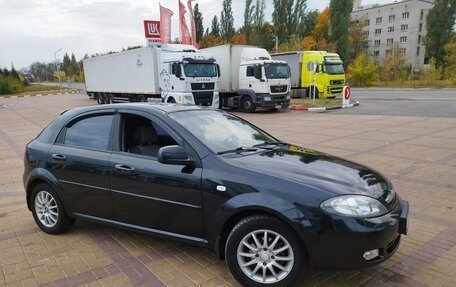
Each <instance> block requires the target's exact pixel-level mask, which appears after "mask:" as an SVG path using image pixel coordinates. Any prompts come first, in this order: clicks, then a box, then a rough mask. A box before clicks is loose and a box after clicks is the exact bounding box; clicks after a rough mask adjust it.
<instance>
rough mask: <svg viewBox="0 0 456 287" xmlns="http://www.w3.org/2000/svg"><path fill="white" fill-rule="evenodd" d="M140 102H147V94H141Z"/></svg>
mask: <svg viewBox="0 0 456 287" xmlns="http://www.w3.org/2000/svg"><path fill="white" fill-rule="evenodd" d="M138 102H140V103H143V102H147V99H146V97H145V96H143V95H140V96H139V97H138Z"/></svg>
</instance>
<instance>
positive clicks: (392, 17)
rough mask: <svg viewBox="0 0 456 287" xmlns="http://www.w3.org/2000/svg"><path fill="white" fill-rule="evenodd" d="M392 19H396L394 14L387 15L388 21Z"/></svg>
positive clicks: (392, 20)
mask: <svg viewBox="0 0 456 287" xmlns="http://www.w3.org/2000/svg"><path fill="white" fill-rule="evenodd" d="M394 20H396V15H389V17H388V21H389V22H394Z"/></svg>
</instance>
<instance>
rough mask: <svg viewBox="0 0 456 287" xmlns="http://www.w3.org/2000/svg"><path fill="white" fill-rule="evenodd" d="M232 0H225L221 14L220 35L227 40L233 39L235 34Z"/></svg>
mask: <svg viewBox="0 0 456 287" xmlns="http://www.w3.org/2000/svg"><path fill="white" fill-rule="evenodd" d="M231 2H232V0H223V3H222V7H223V8H222V13H221V16H220V36H222V38H224V39H225V40H226V41H229V40H231V37H233V35H234V19H233V10H232V8H231Z"/></svg>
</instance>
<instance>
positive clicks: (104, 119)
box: [64, 115, 113, 150]
mask: <svg viewBox="0 0 456 287" xmlns="http://www.w3.org/2000/svg"><path fill="white" fill-rule="evenodd" d="M112 121H113V115H101V116H95V117H90V118H84V119H82V120H79V121H77V122H75V123H74V124H72V125H71V126H69V127H67V128H66V133H65V139H64V144H65V145H70V146H77V147H82V148H91V149H99V150H107V149H108V143H109V134H110V132H111V125H112Z"/></svg>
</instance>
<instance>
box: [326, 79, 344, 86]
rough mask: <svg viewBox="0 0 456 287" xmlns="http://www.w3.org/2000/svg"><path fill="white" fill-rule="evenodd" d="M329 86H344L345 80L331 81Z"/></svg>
mask: <svg viewBox="0 0 456 287" xmlns="http://www.w3.org/2000/svg"><path fill="white" fill-rule="evenodd" d="M329 84H330V85H343V84H344V80H331V81H329Z"/></svg>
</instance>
